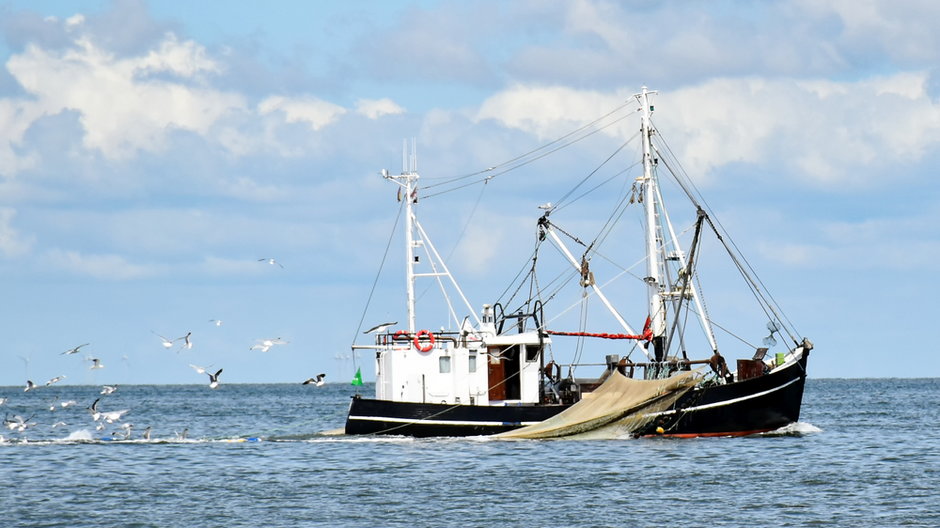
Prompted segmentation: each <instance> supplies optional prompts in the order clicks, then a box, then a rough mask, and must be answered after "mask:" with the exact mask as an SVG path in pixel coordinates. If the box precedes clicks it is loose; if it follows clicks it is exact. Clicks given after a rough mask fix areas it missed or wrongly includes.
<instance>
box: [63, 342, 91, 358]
mask: <svg viewBox="0 0 940 528" xmlns="http://www.w3.org/2000/svg"><path fill="white" fill-rule="evenodd" d="M89 344H90V343H83V344H81V345H78V346H77V347H75V348H70V349H68V350H66V351H65V352H62V355H64V356H68V355H71V354H77V353H78V350H79V349H80V348H82V347H83V346H88V345H89Z"/></svg>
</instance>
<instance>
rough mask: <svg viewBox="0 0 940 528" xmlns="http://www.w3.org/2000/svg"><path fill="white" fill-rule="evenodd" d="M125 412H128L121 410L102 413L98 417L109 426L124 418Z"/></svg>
mask: <svg viewBox="0 0 940 528" xmlns="http://www.w3.org/2000/svg"><path fill="white" fill-rule="evenodd" d="M127 412H128V411H127V409H124V410H121V411H108V412H102V413H100V415H101V419H102V420H104V421H106V422H108V423H109V424H110V423H114V422H117V421H119V420H120V419H121V417H122V416H124V415H125V414H127Z"/></svg>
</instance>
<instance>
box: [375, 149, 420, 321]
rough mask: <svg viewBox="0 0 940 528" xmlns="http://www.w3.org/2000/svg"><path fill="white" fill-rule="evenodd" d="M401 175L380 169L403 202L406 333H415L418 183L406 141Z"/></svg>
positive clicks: (415, 163) (414, 164)
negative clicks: (415, 209)
mask: <svg viewBox="0 0 940 528" xmlns="http://www.w3.org/2000/svg"><path fill="white" fill-rule="evenodd" d="M401 164H402V169H401V174H399V175H398V176H392V175H391V174H389V173H388V171H387V170H385V169H382V177H383V178H385V179H387V180H395V182H396V183H398V185H401V189H400V190H399V192H401V193H402V196H401V199H402V200H404V201H405V291H406V292H407V293H408V302H407V304H408V332H409V333H411V334H414V333H415V269H414V266H415V246H417V245H418V242H416V241H415V236H414V234H415V213H414V203H415V199H416V198H415V196H416V195H417V188H418V185H417V182H418V161H417V155H416V153H415V146H414V144H413V143H412V146H411V155H410V156H409V154H408V142H407V140H406V141H405V142H404V144H403V145H402V155H401Z"/></svg>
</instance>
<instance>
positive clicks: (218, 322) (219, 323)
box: [209, 319, 222, 326]
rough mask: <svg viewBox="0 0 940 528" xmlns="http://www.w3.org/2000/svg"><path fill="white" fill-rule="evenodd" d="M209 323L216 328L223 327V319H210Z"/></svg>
mask: <svg viewBox="0 0 940 528" xmlns="http://www.w3.org/2000/svg"><path fill="white" fill-rule="evenodd" d="M209 322H210V323H212V324H214V325H215V326H222V320H221V319H209Z"/></svg>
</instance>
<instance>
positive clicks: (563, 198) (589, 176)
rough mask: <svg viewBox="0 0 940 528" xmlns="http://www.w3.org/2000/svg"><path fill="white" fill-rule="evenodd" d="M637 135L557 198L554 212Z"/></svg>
mask: <svg viewBox="0 0 940 528" xmlns="http://www.w3.org/2000/svg"><path fill="white" fill-rule="evenodd" d="M639 135H640V134H639V133H637V134H634V135H633V137H631V138H630V139H628V140H626V141H624V142H623V144H621V145H620V146H619V147H617V149H616V150H614V152H613V153H611V155H610V156H607V159H605V160H604V161H602V162H601V164H600V165H598V166H597V167H596V168H595V169H594V170H592V171H591V172H589V173H588V174H587V176H585V177H584V178H582V179H581V181H579V182H578V183H577V185H575V186H574V187H573V188H572V189H571V190H570V191H568V192H567V193H565V195H564V196H562V197H561V198H559V199H558V200H557V201H556V202H555V203H556V205H555V210H556V211H557V210H558V209H563V208H564V207H566V206H567V205H568V204H564V202H565V200H567V199H568V197H569V196H571V195H572V193H574V192H575V191H576V190H578V188H579V187H581V186H582V185H584V184H585V183H586V182H587V181H588V180H589V179H591V177H592V176H594V175H595V174H597V171H599V170H601V169H602V168H604V166H605V165H607V164H608V163H609V162H610V160H612V159H613V158H614V156H616V155H617V154H619V153H620V151H621V150H623V149H624V148H626V146H627V145H629V144H630V142H631V141H633V140H634V139H636V138H637V137H638V136H639ZM618 174H619V173H618ZM582 196H583V195H581V196H579V197H578V198H581V197H582ZM573 202H574V201H573V200H572V203H573ZM562 204H564V205H562Z"/></svg>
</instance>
